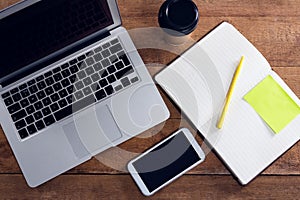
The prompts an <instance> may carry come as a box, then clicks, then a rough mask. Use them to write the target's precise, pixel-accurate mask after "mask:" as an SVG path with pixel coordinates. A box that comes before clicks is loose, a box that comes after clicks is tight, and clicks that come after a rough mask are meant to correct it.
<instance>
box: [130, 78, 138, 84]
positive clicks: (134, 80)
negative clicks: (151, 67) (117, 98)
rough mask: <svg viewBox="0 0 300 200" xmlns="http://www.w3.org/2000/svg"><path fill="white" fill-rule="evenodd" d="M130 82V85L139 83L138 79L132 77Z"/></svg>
mask: <svg viewBox="0 0 300 200" xmlns="http://www.w3.org/2000/svg"><path fill="white" fill-rule="evenodd" d="M130 81H131V83H135V82H138V81H139V78H138V77H134V78H132V79H131V80H130Z"/></svg>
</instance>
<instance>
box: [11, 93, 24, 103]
mask: <svg viewBox="0 0 300 200" xmlns="http://www.w3.org/2000/svg"><path fill="white" fill-rule="evenodd" d="M12 98H13V100H14V101H15V102H17V101H20V100H21V99H22V97H21V95H20V94H19V93H17V94H15V95H13V96H12Z"/></svg>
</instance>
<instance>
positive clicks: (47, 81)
mask: <svg viewBox="0 0 300 200" xmlns="http://www.w3.org/2000/svg"><path fill="white" fill-rule="evenodd" d="M45 82H46V84H47V85H48V86H50V85H52V84H54V79H53V78H52V77H49V78H47V79H46V80H45Z"/></svg>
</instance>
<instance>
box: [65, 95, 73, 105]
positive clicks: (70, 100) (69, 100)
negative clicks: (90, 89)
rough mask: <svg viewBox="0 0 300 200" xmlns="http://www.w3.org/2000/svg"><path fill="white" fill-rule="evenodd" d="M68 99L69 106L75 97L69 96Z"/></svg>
mask: <svg viewBox="0 0 300 200" xmlns="http://www.w3.org/2000/svg"><path fill="white" fill-rule="evenodd" d="M66 99H67V102H68V104H72V103H73V96H72V95H70V96H68V97H67V98H66Z"/></svg>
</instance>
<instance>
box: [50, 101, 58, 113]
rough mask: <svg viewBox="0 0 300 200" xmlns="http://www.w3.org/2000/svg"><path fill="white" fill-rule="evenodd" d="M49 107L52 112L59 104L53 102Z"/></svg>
mask: <svg viewBox="0 0 300 200" xmlns="http://www.w3.org/2000/svg"><path fill="white" fill-rule="evenodd" d="M50 108H51V110H52V112H55V111H57V110H58V109H59V106H58V104H57V103H54V104H52V105H51V106H50Z"/></svg>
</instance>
